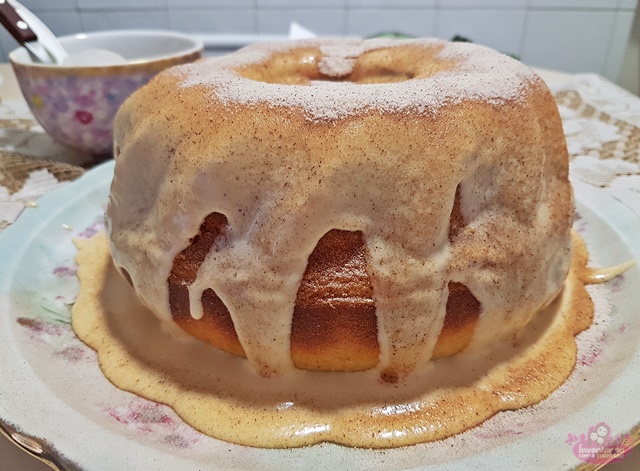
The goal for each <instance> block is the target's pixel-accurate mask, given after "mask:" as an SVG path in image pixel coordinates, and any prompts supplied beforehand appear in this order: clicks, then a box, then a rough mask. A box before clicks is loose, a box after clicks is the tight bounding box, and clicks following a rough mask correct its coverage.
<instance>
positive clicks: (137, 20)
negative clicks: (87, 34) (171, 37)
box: [80, 11, 169, 31]
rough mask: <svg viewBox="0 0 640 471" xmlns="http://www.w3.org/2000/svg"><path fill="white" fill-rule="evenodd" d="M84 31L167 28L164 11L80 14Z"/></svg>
mask: <svg viewBox="0 0 640 471" xmlns="http://www.w3.org/2000/svg"><path fill="white" fill-rule="evenodd" d="M80 19H81V20H82V26H83V27H84V30H85V31H103V30H112V29H138V28H140V29H166V28H168V27H169V22H168V21H167V14H166V12H164V11H126V12H122V11H116V12H104V11H100V12H81V13H80Z"/></svg>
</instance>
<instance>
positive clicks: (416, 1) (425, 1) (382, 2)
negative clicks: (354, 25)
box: [347, 0, 437, 9]
mask: <svg viewBox="0 0 640 471" xmlns="http://www.w3.org/2000/svg"><path fill="white" fill-rule="evenodd" d="M436 6H437V2H436V0H395V1H393V2H392V1H389V0H347V7H348V8H387V9H396V8H404V7H420V8H435V7H436Z"/></svg>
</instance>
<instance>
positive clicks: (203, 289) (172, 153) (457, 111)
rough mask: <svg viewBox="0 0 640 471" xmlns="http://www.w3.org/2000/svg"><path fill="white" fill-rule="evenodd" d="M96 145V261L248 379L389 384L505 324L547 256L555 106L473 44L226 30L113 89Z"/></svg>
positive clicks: (560, 198)
mask: <svg viewBox="0 0 640 471" xmlns="http://www.w3.org/2000/svg"><path fill="white" fill-rule="evenodd" d="M115 149H116V169H115V177H114V180H113V184H112V188H111V195H110V200H109V205H108V208H107V218H106V221H107V233H108V236H109V240H110V245H111V252H112V256H113V261H114V264H115V266H116V267H117V268H118V270H119V271H120V272H121V273H122V274H123V275H124V276H125V278H127V280H128V281H129V282H130V284H131V285H132V286H133V287H134V289H135V291H136V293H137V296H138V297H139V298H140V300H141V301H142V302H143V303H144V304H145V305H146V306H147V307H148V308H149V309H150V310H151V311H153V312H154V313H155V314H156V315H157V316H158V317H160V318H161V319H162V320H164V321H166V323H167V324H168V325H174V326H179V327H180V328H181V329H182V330H184V331H186V332H187V333H189V334H191V335H192V336H194V337H196V338H199V339H201V340H203V341H205V342H208V343H210V344H211V345H213V346H215V347H217V348H219V349H221V350H224V351H227V352H229V353H232V354H234V355H238V356H246V358H247V359H248V361H249V363H250V364H251V365H252V366H253V367H254V368H255V370H256V371H257V372H259V373H260V374H261V375H263V376H280V375H284V374H287V373H289V372H293V371H295V370H298V369H307V370H329V371H355V370H366V369H372V370H373V371H376V372H378V373H379V375H380V377H381V378H382V379H383V380H385V381H388V382H395V381H398V380H400V379H402V378H405V377H407V376H409V375H410V374H411V373H412V372H414V371H416V369H420V368H423V367H425V366H426V365H427V364H428V363H429V362H430V361H432V360H435V359H437V358H443V357H446V356H450V355H453V354H456V353H458V352H461V351H465V352H474V351H481V350H483V349H486V348H489V347H491V346H493V345H496V344H499V343H500V342H509V341H512V340H513V339H514V338H516V337H517V336H518V334H519V332H520V331H521V330H522V329H523V328H524V326H525V325H526V324H527V323H528V322H529V321H530V320H531V319H532V318H533V317H534V316H535V314H536V313H537V312H539V311H540V310H541V309H542V308H543V307H544V306H546V305H548V304H549V303H550V302H551V301H552V300H553V299H554V298H555V297H556V295H558V293H559V292H560V291H561V289H562V287H563V283H564V280H565V278H566V276H567V273H568V270H569V266H570V262H571V238H570V228H571V223H572V216H573V200H572V190H571V186H570V183H569V180H568V157H567V150H566V145H565V141H564V135H563V131H562V125H561V122H560V117H559V114H558V110H557V107H556V104H555V102H554V100H553V97H552V95H551V94H550V92H549V90H548V89H547V87H546V85H545V84H544V83H543V81H542V80H541V79H540V78H539V77H538V76H537V75H536V74H535V73H533V72H532V71H531V70H530V69H529V68H527V67H525V66H524V65H522V64H520V63H519V62H517V61H515V60H513V59H510V58H508V57H506V56H504V55H501V54H499V53H497V52H494V51H492V50H489V49H487V48H484V47H481V46H476V45H472V44H467V43H445V42H442V41H439V40H406V41H405V40H402V41H400V40H366V41H360V40H329V39H322V40H309V41H303V42H286V43H278V44H269V45H255V46H251V47H247V48H244V49H242V50H240V51H238V52H236V53H234V54H231V55H228V56H225V57H219V58H210V59H205V60H201V61H199V62H196V63H194V64H189V65H185V66H180V67H176V68H173V69H171V70H168V71H165V72H163V73H161V74H159V75H158V76H157V77H156V78H155V79H154V80H153V81H152V82H151V83H149V84H148V85H147V86H145V87H143V88H142V89H140V90H138V91H137V92H136V93H134V94H133V95H132V96H131V98H130V99H129V100H128V101H127V102H126V103H125V104H124V106H123V107H122V108H121V110H120V112H119V114H118V116H117V119H116V122H115Z"/></svg>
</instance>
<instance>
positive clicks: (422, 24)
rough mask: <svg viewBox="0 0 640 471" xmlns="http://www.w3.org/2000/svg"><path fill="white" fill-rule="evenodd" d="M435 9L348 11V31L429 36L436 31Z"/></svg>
mask: <svg viewBox="0 0 640 471" xmlns="http://www.w3.org/2000/svg"><path fill="white" fill-rule="evenodd" d="M434 25H435V10H433V9H431V10H429V9H419V10H414V9H404V10H384V9H362V10H349V11H348V12H347V33H348V34H349V35H355V36H363V37H367V36H373V35H376V34H380V33H402V34H407V35H410V36H418V37H428V36H433V35H434V33H435V30H434Z"/></svg>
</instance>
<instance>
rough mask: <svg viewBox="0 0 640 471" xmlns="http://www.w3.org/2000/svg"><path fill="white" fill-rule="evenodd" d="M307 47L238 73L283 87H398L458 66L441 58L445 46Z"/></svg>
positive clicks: (287, 52)
mask: <svg viewBox="0 0 640 471" xmlns="http://www.w3.org/2000/svg"><path fill="white" fill-rule="evenodd" d="M329 49H330V50H328V51H324V52H323V51H321V50H320V49H319V48H314V47H304V48H297V49H292V50H289V51H284V52H273V53H272V54H271V55H270V56H269V57H268V58H267V59H266V60H264V61H263V62H260V63H255V64H250V65H246V66H243V67H240V68H238V69H236V71H237V73H238V74H239V75H240V76H242V77H244V78H248V79H251V80H256V81H259V82H266V83H272V84H279V85H312V86H323V85H328V84H333V83H336V82H350V83H354V84H362V85H364V84H386V83H397V82H403V81H406V80H412V79H414V78H427V77H430V76H432V75H435V74H436V73H438V72H442V71H446V70H450V69H452V68H453V66H454V63H453V62H452V61H450V60H447V59H442V58H440V57H438V53H439V52H440V50H441V49H442V46H441V45H438V46H436V45H434V46H432V47H429V46H425V45H420V46H416V45H405V46H395V47H381V48H378V49H371V50H365V51H363V52H361V53H360V54H358V53H357V51H352V50H350V49H349V48H348V47H347V48H342V49H341V48H329Z"/></svg>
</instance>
